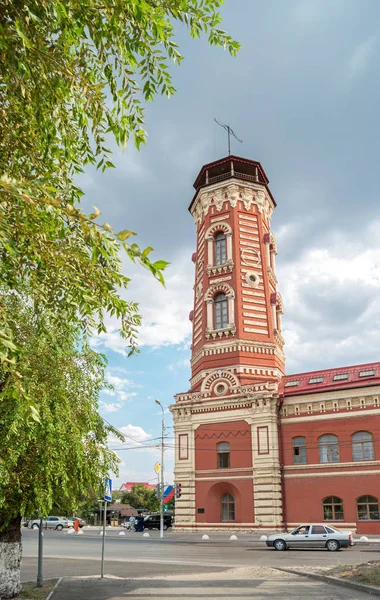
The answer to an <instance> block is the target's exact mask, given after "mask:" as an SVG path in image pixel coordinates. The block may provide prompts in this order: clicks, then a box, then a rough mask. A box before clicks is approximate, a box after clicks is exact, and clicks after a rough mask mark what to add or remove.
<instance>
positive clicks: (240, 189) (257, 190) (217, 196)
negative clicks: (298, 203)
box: [191, 178, 274, 224]
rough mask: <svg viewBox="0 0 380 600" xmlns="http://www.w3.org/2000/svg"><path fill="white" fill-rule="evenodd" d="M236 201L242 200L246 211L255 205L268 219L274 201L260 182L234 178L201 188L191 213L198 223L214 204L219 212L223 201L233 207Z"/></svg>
mask: <svg viewBox="0 0 380 600" xmlns="http://www.w3.org/2000/svg"><path fill="white" fill-rule="evenodd" d="M238 201H241V202H243V205H244V208H245V210H247V211H249V210H250V209H251V207H252V205H256V206H257V208H258V210H259V212H260V213H261V214H263V215H264V216H265V218H266V219H267V220H268V221H269V220H270V218H271V216H272V213H273V210H274V202H273V200H272V199H271V197H270V195H269V193H268V192H267V190H266V189H265V188H263V186H262V185H260V184H257V183H253V182H249V183H248V182H242V181H241V180H239V179H236V178H231V179H228V180H227V181H226V182H220V183H216V184H214V185H210V186H207V188H201V189H200V190H199V192H198V194H197V196H196V198H195V200H194V202H193V203H192V207H191V214H192V215H193V217H194V219H195V222H196V223H197V224H199V223H201V222H202V220H203V217H204V216H206V215H207V214H208V212H209V209H210V207H211V206H215V208H216V210H217V211H218V212H220V211H221V210H222V208H223V205H224V203H225V202H228V203H229V204H230V206H231V207H232V208H235V207H236V205H237V203H238Z"/></svg>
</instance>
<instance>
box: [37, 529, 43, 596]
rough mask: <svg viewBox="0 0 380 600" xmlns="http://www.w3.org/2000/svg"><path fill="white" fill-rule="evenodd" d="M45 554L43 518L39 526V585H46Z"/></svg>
mask: <svg viewBox="0 0 380 600" xmlns="http://www.w3.org/2000/svg"><path fill="white" fill-rule="evenodd" d="M43 555H44V532H43V520H42V518H41V519H40V526H39V528H38V566H37V587H42V586H43V585H44V576H43V572H42V560H43Z"/></svg>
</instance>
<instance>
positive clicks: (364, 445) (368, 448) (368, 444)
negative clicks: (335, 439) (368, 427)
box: [351, 431, 374, 460]
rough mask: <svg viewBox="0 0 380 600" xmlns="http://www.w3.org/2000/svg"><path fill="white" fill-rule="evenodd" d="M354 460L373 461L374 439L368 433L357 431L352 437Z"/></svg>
mask: <svg viewBox="0 0 380 600" xmlns="http://www.w3.org/2000/svg"><path fill="white" fill-rule="evenodd" d="M351 440H352V460H373V459H374V452H373V439H372V434H371V433H369V432H368V431H357V432H356V433H354V434H353V436H351Z"/></svg>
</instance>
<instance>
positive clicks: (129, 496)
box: [121, 485, 160, 512]
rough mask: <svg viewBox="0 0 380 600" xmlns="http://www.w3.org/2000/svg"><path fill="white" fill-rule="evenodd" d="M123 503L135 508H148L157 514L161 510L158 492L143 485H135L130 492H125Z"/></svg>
mask: <svg viewBox="0 0 380 600" xmlns="http://www.w3.org/2000/svg"><path fill="white" fill-rule="evenodd" d="M121 501H122V503H123V504H130V505H131V506H132V507H133V508H146V509H147V510H149V511H151V512H157V511H158V510H159V509H160V502H159V500H158V498H157V497H156V491H155V490H151V489H149V488H146V487H144V486H143V485H134V486H133V488H132V490H131V491H130V492H125V494H124V495H123V497H122V499H121Z"/></svg>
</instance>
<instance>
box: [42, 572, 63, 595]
mask: <svg viewBox="0 0 380 600" xmlns="http://www.w3.org/2000/svg"><path fill="white" fill-rule="evenodd" d="M62 579H63V577H60V578H59V579H58V581H57V583H56V584H55V586H54V587H53V589H52V591H51V592H50V594H49V595H48V597H47V598H46V600H50V599H51V597H52V595H53V594H54V590H55V589H56V588H57V587H58V586H59V584H60V583H61V581H62Z"/></svg>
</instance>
